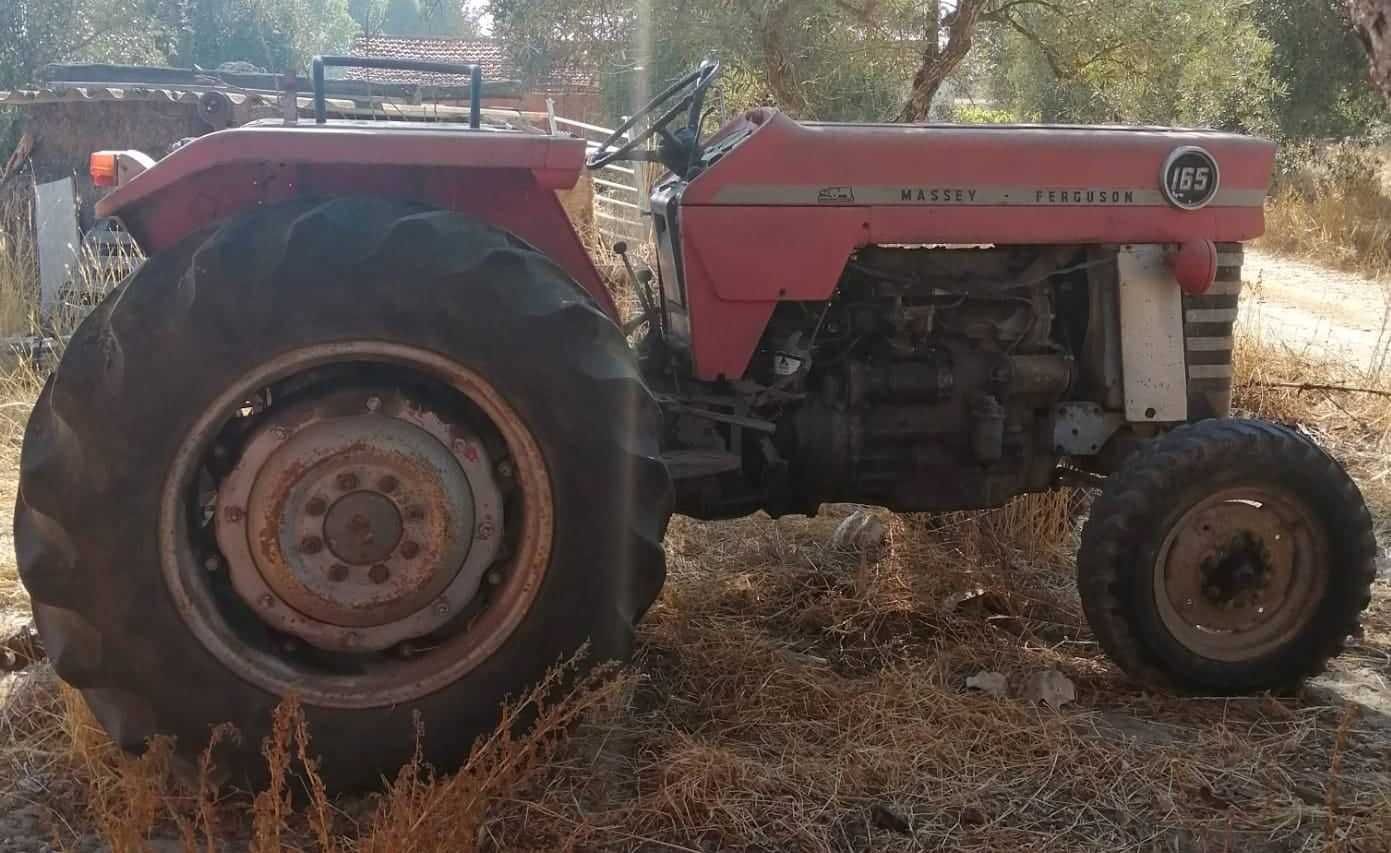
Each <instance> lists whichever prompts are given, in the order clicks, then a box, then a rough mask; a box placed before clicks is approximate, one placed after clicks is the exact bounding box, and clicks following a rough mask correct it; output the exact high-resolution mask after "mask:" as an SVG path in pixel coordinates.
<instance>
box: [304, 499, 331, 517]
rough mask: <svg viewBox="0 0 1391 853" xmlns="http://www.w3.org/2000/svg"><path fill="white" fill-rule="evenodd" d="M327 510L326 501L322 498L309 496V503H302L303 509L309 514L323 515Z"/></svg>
mask: <svg viewBox="0 0 1391 853" xmlns="http://www.w3.org/2000/svg"><path fill="white" fill-rule="evenodd" d="M327 510H328V501H326V500H324V499H323V498H310V499H309V503H307V504H305V505H304V511H305V512H307V513H309V514H310V515H323V514H324V513H325V512H326V511H327Z"/></svg>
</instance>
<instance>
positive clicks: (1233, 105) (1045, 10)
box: [995, 0, 1282, 132]
mask: <svg viewBox="0 0 1391 853" xmlns="http://www.w3.org/2000/svg"><path fill="white" fill-rule="evenodd" d="M1250 9H1251V4H1250V2H1248V0H1073V2H1071V3H1069V4H1067V5H1066V6H1065V7H1064V6H1053V5H1052V4H1051V3H1050V4H1046V5H1045V4H1038V5H1036V6H1033V7H1032V8H1029V9H1027V10H1025V11H1024V13H1023V14H1022V15H1020V16H1019V18H1018V19H1017V20H1016V21H1015V22H1013V23H1011V24H1010V25H1009V26H1008V32H1007V34H1006V36H1005V38H1004V39H1003V40H1002V42H1001V47H1000V52H999V55H998V57H997V61H996V66H997V68H999V69H1000V71H999V75H998V76H997V80H996V89H995V94H996V96H997V97H998V99H999V100H1001V101H1003V102H1005V103H1007V104H1008V105H1009V106H1010V107H1011V108H1012V109H1013V110H1014V111H1015V112H1016V113H1018V114H1019V115H1020V116H1021V117H1026V118H1029V119H1031V120H1038V121H1045V122H1051V121H1081V122H1130V123H1143V124H1170V123H1176V124H1184V125H1193V126H1206V127H1217V128H1227V129H1237V130H1248V131H1255V132H1270V131H1271V130H1272V129H1273V128H1274V125H1275V117H1274V115H1273V110H1274V104H1275V100H1276V98H1277V97H1278V96H1279V94H1280V93H1281V91H1282V89H1281V86H1280V83H1279V82H1278V81H1277V80H1275V78H1274V77H1273V74H1272V67H1271V57H1272V46H1271V44H1270V42H1269V41H1268V40H1266V39H1265V38H1264V37H1263V36H1262V34H1261V33H1260V31H1259V29H1258V28H1257V27H1256V25H1255V23H1254V21H1253V19H1252V16H1251V14H1250Z"/></svg>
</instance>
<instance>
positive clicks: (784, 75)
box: [742, 0, 807, 116]
mask: <svg viewBox="0 0 1391 853" xmlns="http://www.w3.org/2000/svg"><path fill="white" fill-rule="evenodd" d="M802 5H803V2H802V0H781V2H778V3H773V4H770V5H769V6H765V7H762V8H756V7H755V6H754V4H752V3H750V2H747V0H745V2H744V3H743V4H742V6H743V9H744V12H745V14H747V15H748V17H749V22H750V23H751V24H752V25H753V27H754V32H755V34H756V38H757V39H758V47H759V52H760V53H761V54H762V59H763V79H764V80H765V81H767V84H768V90H769V92H771V93H772V95H773V99H774V100H775V101H776V102H777V105H778V108H779V109H782V110H783V111H785V112H788V113H791V114H792V115H795V116H801V115H802V114H803V113H805V112H806V109H807V99H806V95H805V94H804V93H803V91H802V87H801V84H800V82H799V81H798V79H797V70H796V68H795V67H794V66H793V64H792V60H791V59H789V58H788V56H787V51H786V49H785V48H784V45H783V35H782V34H783V31H784V30H785V29H786V27H787V22H788V20H790V19H791V18H792V17H793V16H794V14H795V13H796V12H798V11H800V8H801V6H802Z"/></svg>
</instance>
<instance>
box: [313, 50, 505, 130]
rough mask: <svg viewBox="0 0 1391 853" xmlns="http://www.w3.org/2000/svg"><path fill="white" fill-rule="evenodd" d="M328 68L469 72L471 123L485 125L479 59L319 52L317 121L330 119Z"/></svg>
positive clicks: (315, 65) (316, 61) (315, 72)
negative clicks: (437, 59) (457, 60)
mask: <svg viewBox="0 0 1391 853" xmlns="http://www.w3.org/2000/svg"><path fill="white" fill-rule="evenodd" d="M325 68H370V69H376V70H379V71H420V72H424V73H427V74H455V75H462V74H467V75H468V76H469V88H468V107H469V118H468V126H469V127H470V128H472V129H473V130H478V129H479V128H480V127H482V114H483V100H482V96H483V66H481V65H479V64H478V63H476V62H475V63H471V64H468V65H464V64H459V63H454V62H426V61H424V60H420V59H391V58H388V57H378V56H316V57H314V61H313V63H312V69H311V73H312V74H313V77H314V122H315V123H316V124H326V123H327V122H328V103H327V98H326V95H325V91H326V90H325V81H324V69H325Z"/></svg>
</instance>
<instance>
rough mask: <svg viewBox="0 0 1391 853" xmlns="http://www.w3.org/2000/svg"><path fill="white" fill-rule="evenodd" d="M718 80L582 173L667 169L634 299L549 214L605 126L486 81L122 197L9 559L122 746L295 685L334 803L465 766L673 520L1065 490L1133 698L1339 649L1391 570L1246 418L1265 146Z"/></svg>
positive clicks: (238, 756) (582, 639)
mask: <svg viewBox="0 0 1391 853" xmlns="http://www.w3.org/2000/svg"><path fill="white" fill-rule="evenodd" d="M323 64H328V65H333V64H342V61H341V60H338V59H336V58H328V59H327V60H326V61H325V62H324V63H323ZM372 64H374V65H378V66H380V65H383V64H390V63H384V62H383V61H380V60H378V61H373V62H372ZM316 65H317V63H316ZM402 65H404V63H402ZM420 65H421V64H412V67H420ZM393 67H394V66H393ZM320 68H321V66H320ZM426 70H436V71H438V70H448V71H452V72H455V73H458V72H459V71H460V68H459V67H456V66H449V67H446V66H430V67H429V68H427V69H426ZM470 72H471V73H473V74H475V75H476V74H477V69H476V68H472V69H470ZM717 74H718V66H717V65H716V64H715V63H705V64H703V65H702V66H701V67H700V68H698V69H696V70H695V71H692V72H691V73H690V74H688V75H687V76H685V77H683V78H682V79H680V80H678V81H676V82H675V83H674V84H673V85H672V86H671V87H670V88H668V89H667V90H666V91H664V92H662V93H661V94H659V95H658V96H657V97H656V98H654V99H653V100H652V102H651V103H649V104H648V105H647V106H646V107H645V108H644V109H642V110H641V111H639V112H638V114H636V115H634V116H633V118H632V119H631V120H630V121H628V122H627V123H626V124H625V125H624V126H623V127H621V128H620V129H619V131H618V132H617V133H615V134H614V135H613V136H612V137H611V138H610V139H608V140H607V141H606V142H604V143H603V144H602V145H600V146H599V147H598V149H597V150H596V151H593V152H590V153H589V156H588V163H587V164H588V166H589V167H591V168H593V167H599V166H602V165H604V164H607V163H611V162H615V161H624V160H628V161H632V160H655V161H659V162H660V163H661V164H663V165H664V166H665V168H666V170H667V171H666V172H665V174H664V177H663V178H662V179H661V180H660V181H659V183H658V184H657V185H656V187H655V190H654V191H653V193H652V201H651V210H652V222H651V224H652V231H653V234H654V236H655V241H656V246H655V257H656V258H657V263H656V270H655V274H654V273H653V272H650V271H647V270H640V271H637V272H636V274H634V275H633V276H632V280H631V287H632V288H634V289H635V292H636V296H637V298H638V302H639V303H640V305H641V308H640V312H639V313H638V315H637V316H636V317H634V318H623V317H620V314H619V311H618V310H617V308H616V306H615V302H614V299H613V298H612V297H611V295H610V293H609V290H608V289H607V288H606V286H605V283H604V281H603V280H602V279H601V277H600V275H599V274H598V272H596V268H595V266H594V264H593V262H592V261H591V260H590V258H589V256H588V255H587V254H586V252H585V249H584V247H583V245H582V243H581V241H580V239H579V237H578V236H577V234H576V232H575V230H574V228H573V227H572V226H571V224H570V222H569V221H568V219H567V218H566V215H565V213H564V212H563V210H562V208H561V205H560V203H559V202H558V200H557V196H556V192H555V191H556V190H558V189H561V188H566V187H570V186H572V185H573V184H574V183H575V182H576V180H577V179H578V176H579V175H580V172H581V170H582V169H583V168H584V167H585V165H586V154H587V151H586V144H585V142H584V141H582V140H579V139H576V138H572V137H569V136H564V135H556V134H546V133H540V132H535V131H532V132H525V131H522V130H518V129H514V128H510V127H492V126H489V125H488V124H486V123H484V122H483V121H482V120H481V115H480V111H479V109H478V107H477V103H476V102H475V103H474V105H473V109H472V111H471V115H470V117H469V118H470V120H469V122H468V124H467V125H465V124H464V123H463V122H459V123H458V124H444V123H441V124H430V125H407V124H386V123H380V122H379V123H371V122H351V121H327V120H325V119H324V117H323V112H322V88H320V89H319V91H318V93H317V94H318V96H319V106H320V114H319V119H318V120H317V121H315V122H312V123H310V122H306V123H304V124H286V123H279V122H276V123H258V124H253V125H250V126H247V127H243V128H239V129H234V130H226V131H222V132H218V133H213V134H211V135H209V136H205V137H202V138H200V139H198V140H196V141H194V142H192V143H190V144H188V145H185V146H184V147H182V148H179V149H178V150H176V151H175V152H173V153H172V154H170V155H169V156H167V157H165V158H164V159H163V160H161V161H159V162H158V163H155V164H153V165H151V166H150V167H149V168H147V169H146V170H145V171H143V172H142V173H140V174H138V175H136V176H135V177H133V179H130V180H128V181H127V182H125V183H124V184H122V185H121V186H119V187H118V188H117V189H115V191H114V192H112V193H111V194H110V195H109V196H108V197H107V198H106V199H105V200H104V201H103V202H102V204H101V208H100V212H101V213H102V214H103V215H108V216H115V217H119V219H120V220H121V221H122V222H123V224H124V226H125V228H126V229H127V230H128V231H129V232H130V233H131V234H132V235H133V236H134V238H135V239H136V240H137V241H138V242H139V244H140V245H141V246H142V247H143V248H144V250H145V252H146V253H147V254H148V255H149V260H148V261H147V262H146V263H145V265H144V266H143V267H142V268H141V269H140V270H139V271H138V272H137V273H136V274H135V275H134V276H132V277H131V278H130V279H129V280H128V281H126V282H125V283H124V284H123V285H122V286H121V287H120V288H119V289H117V290H116V291H115V292H113V293H112V294H111V295H110V296H109V298H107V299H106V300H105V301H104V302H103V303H102V304H101V305H100V306H99V307H98V308H97V309H96V310H95V312H94V313H93V314H91V315H90V316H89V317H88V319H87V320H86V321H85V322H84V323H83V325H82V326H81V328H80V329H79V330H78V331H77V333H76V335H75V336H74V337H73V338H72V340H71V342H70V344H69V346H68V348H67V350H66V354H65V355H64V357H63V359H62V362H61V364H60V365H59V366H58V367H57V370H56V373H55V374H54V376H53V377H52V378H51V380H50V381H49V382H48V384H47V387H46V388H45V389H44V391H43V394H42V396H41V397H40V399H39V401H38V405H37V407H36V408H35V410H34V413H33V417H32V419H31V420H30V422H29V426H28V432H27V434H26V435H25V440H24V450H23V463H22V474H21V485H20V496H19V501H18V506H17V507H16V511H15V543H16V549H17V552H18V559H19V565H20V568H21V571H22V574H23V580H24V583H25V584H26V586H27V587H28V590H29V593H30V595H31V596H32V599H33V608H34V616H35V620H36V622H37V626H38V629H39V631H40V633H41V635H42V638H43V640H44V643H45V645H46V646H47V648H48V650H49V654H50V655H51V657H52V660H53V663H54V666H55V667H56V669H57V671H58V673H59V674H60V675H61V676H62V677H63V678H64V679H65V680H66V681H68V682H69V683H70V684H72V685H74V686H75V687H77V688H78V689H79V690H80V691H81V692H82V694H83V696H84V697H85V698H86V701H87V702H88V704H89V705H90V706H91V708H92V711H93V712H94V713H95V715H96V716H97V718H98V719H99V720H100V721H101V722H102V723H103V725H104V726H105V727H106V728H107V730H108V731H110V733H111V735H112V736H113V737H114V738H115V740H116V741H118V742H119V743H121V744H122V745H124V746H127V747H130V748H139V747H140V746H141V745H142V744H143V743H144V742H145V741H146V740H147V739H148V738H149V737H150V736H152V735H155V734H157V733H167V734H172V735H175V736H176V737H177V744H178V747H179V748H180V749H181V750H183V751H185V752H188V753H195V752H196V751H197V750H199V749H200V748H201V747H202V746H203V744H205V743H206V742H207V739H208V734H209V729H210V726H211V725H213V724H215V723H220V722H224V721H230V722H232V723H234V724H235V725H236V726H237V728H238V729H240V731H241V734H242V738H241V746H240V747H239V748H236V749H233V750H232V751H231V752H229V754H228V755H227V756H226V757H225V758H226V761H227V762H229V766H230V767H231V768H233V770H234V771H238V772H244V773H248V774H251V775H254V768H255V767H256V766H257V765H258V764H259V763H260V759H259V757H258V755H257V748H258V745H259V743H260V741H261V737H262V735H264V733H265V732H266V731H267V729H268V726H269V721H270V716H271V715H270V712H271V710H272V708H273V707H274V706H275V705H276V704H277V703H278V702H280V701H281V699H282V697H284V696H285V695H287V694H289V693H291V692H293V693H295V694H297V695H298V696H299V697H300V700H301V701H302V703H303V707H304V709H305V712H306V714H307V716H308V719H309V723H310V725H311V727H312V731H313V734H314V738H315V746H316V749H317V750H319V751H320V752H321V753H322V758H323V764H322V769H323V772H324V774H325V776H326V778H328V779H330V780H331V781H332V782H333V784H335V785H338V786H351V785H355V784H361V783H370V782H372V781H374V780H376V779H377V778H379V775H380V774H382V773H384V772H385V773H389V772H390V771H391V770H392V769H393V768H395V767H396V766H398V765H400V764H401V763H402V762H403V761H405V760H406V759H407V758H408V757H409V756H410V754H411V753H412V750H413V747H414V737H415V729H414V726H413V718H414V716H415V715H419V719H420V720H421V721H422V722H423V726H424V738H423V743H424V747H425V749H426V751H427V756H428V757H429V758H430V759H431V760H432V761H434V762H436V763H437V764H438V765H444V766H448V765H449V764H451V762H457V761H458V760H459V758H460V757H461V756H462V755H463V754H465V753H466V751H467V748H468V745H469V744H470V743H471V742H472V741H473V739H474V738H475V737H476V736H478V735H479V734H480V733H481V732H485V731H489V730H490V729H491V728H492V727H493V726H494V725H495V723H496V721H497V719H498V714H499V704H500V703H501V702H503V701H504V699H505V698H506V697H508V696H516V695H517V694H518V693H519V692H520V691H523V690H524V689H526V687H527V686H529V685H531V684H533V683H535V682H536V681H537V680H538V679H539V678H540V677H541V676H542V674H543V673H544V672H545V671H546V669H547V668H548V667H551V666H553V665H554V664H556V663H557V662H558V661H563V660H566V659H569V658H571V657H572V656H573V655H574V653H575V652H576V651H577V650H579V649H581V648H582V647H583V646H585V644H588V649H589V651H588V657H587V660H589V661H598V660H606V659H621V658H623V657H624V656H625V655H626V654H627V653H628V652H629V650H630V648H631V646H632V642H633V635H634V626H635V624H636V623H637V621H638V620H639V619H640V618H641V617H642V615H643V612H644V610H646V609H647V607H648V606H649V605H650V604H651V603H652V601H653V600H654V598H655V597H656V596H657V595H658V593H659V591H660V590H661V588H662V582H663V577H664V572H665V568H664V562H663V551H662V537H663V533H664V530H665V527H666V525H667V521H668V518H669V517H670V515H671V514H672V513H673V512H679V513H683V514H685V515H688V516H693V517H695V518H700V519H720V518H731V517H735V516H742V515H746V514H749V513H752V512H756V511H759V510H763V511H766V512H768V513H770V514H772V515H774V516H779V515H784V514H813V513H815V512H817V509H818V507H819V506H821V505H822V504H825V503H835V502H855V503H865V504H875V505H879V506H883V507H887V508H889V509H891V510H894V511H897V512H939V511H944V510H959V509H968V508H981V507H995V506H999V505H1001V504H1003V503H1005V502H1006V501H1009V500H1010V499H1011V498H1013V497H1015V496H1017V495H1021V494H1025V493H1029V492H1039V491H1044V490H1047V489H1050V488H1055V487H1057V486H1059V485H1060V484H1066V483H1070V482H1075V481H1076V480H1077V479H1078V478H1082V477H1087V478H1092V479H1094V480H1095V481H1096V482H1097V483H1101V478H1102V477H1104V478H1105V479H1104V484H1102V485H1101V491H1100V494H1099V496H1098V497H1097V498H1096V499H1095V501H1094V502H1093V504H1092V507H1091V513H1090V519H1089V520H1088V522H1087V524H1086V528H1085V531H1084V533H1083V535H1082V544H1081V551H1080V554H1079V556H1078V558H1077V571H1078V584H1079V587H1080V591H1081V599H1082V603H1083V605H1084V607H1085V610H1086V614H1087V618H1088V620H1089V621H1090V623H1091V628H1092V630H1093V631H1094V633H1095V635H1096V637H1097V639H1098V640H1099V641H1100V643H1101V646H1102V647H1103V648H1104V649H1105V651H1106V652H1107V653H1108V654H1109V655H1110V656H1111V658H1112V659H1113V660H1114V661H1115V662H1116V663H1117V664H1118V665H1119V666H1120V667H1121V668H1122V669H1123V670H1125V672H1127V673H1128V674H1129V675H1130V676H1131V677H1133V678H1134V679H1136V680H1138V681H1140V682H1142V683H1144V684H1147V685H1154V686H1165V687H1170V688H1174V689H1179V690H1185V691H1200V692H1202V691H1207V692H1221V693H1234V692H1241V691H1261V690H1270V689H1284V688H1289V687H1291V686H1293V685H1296V684H1297V683H1298V682H1300V681H1301V680H1302V679H1304V678H1306V677H1308V676H1311V675H1313V674H1316V673H1318V672H1319V671H1320V670H1321V669H1322V668H1323V667H1324V665H1325V663H1326V662H1327V661H1328V660H1329V659H1330V658H1331V657H1333V656H1334V655H1336V654H1338V653H1339V651H1340V650H1341V649H1342V647H1343V644H1344V642H1345V641H1346V640H1347V638H1348V637H1349V636H1350V635H1353V634H1354V633H1355V632H1356V631H1357V629H1358V620H1359V614H1360V612H1361V611H1362V610H1363V608H1364V607H1366V605H1367V603H1368V600H1369V589H1370V585H1371V582H1372V579H1373V576H1374V568H1373V560H1374V554H1375V547H1376V546H1375V542H1374V540H1373V535H1372V525H1371V520H1370V517H1369V515H1368V512H1367V509H1366V507H1365V505H1364V503H1363V500H1362V497H1361V495H1360V493H1359V492H1358V489H1357V487H1356V486H1355V485H1354V484H1353V482H1352V481H1351V480H1350V479H1349V477H1348V476H1347V474H1346V473H1345V472H1344V471H1343V469H1342V468H1341V467H1340V466H1339V464H1338V463H1337V462H1335V461H1334V460H1333V459H1332V458H1330V457H1329V456H1328V455H1327V454H1326V453H1324V452H1323V451H1322V450H1320V449H1319V447H1317V446H1316V445H1315V444H1314V443H1312V442H1311V441H1310V440H1309V439H1308V438H1306V437H1304V436H1303V435H1301V434H1300V433H1298V432H1296V431H1293V430H1291V429H1289V428H1286V427H1283V426H1280V425H1277V424H1272V423H1263V422H1259V421H1253V420H1244V419H1239V418H1233V417H1230V408H1231V392H1232V330H1233V323H1234V322H1235V320H1236V317H1237V298H1238V292H1239V290H1240V288H1241V258H1242V248H1241V245H1242V241H1245V240H1250V239H1252V238H1255V237H1257V236H1258V235H1260V234H1261V232H1262V229H1263V211H1262V203H1263V200H1264V198H1265V195H1266V188H1267V182H1268V179H1269V176H1270V172H1271V166H1272V160H1273V156H1274V146H1273V145H1272V144H1271V143H1269V142H1266V141H1263V140H1258V139H1251V138H1246V137H1242V136H1238V135H1232V134H1227V133H1217V132H1210V131H1197V130H1194V131H1189V130H1168V129H1158V128H1119V127H1061V126H1060V127H1032V126H1011V127H984V126H954V125H898V124H828V123H802V122H798V121H795V120H793V119H792V118H789V117H788V116H786V115H784V114H782V113H779V112H778V111H776V110H773V109H756V110H753V111H751V112H748V113H746V114H744V115H742V116H740V117H738V118H736V119H734V120H733V121H731V122H729V123H728V124H726V125H725V126H723V127H721V128H719V129H718V130H714V131H713V132H709V133H707V129H706V128H705V127H703V126H702V125H703V122H702V119H703V118H704V117H705V115H706V113H705V110H704V101H705V96H706V93H707V92H708V91H709V90H710V87H711V85H712V84H713V83H714V82H715V80H716V77H717ZM316 76H317V77H319V78H320V79H322V74H319V75H316ZM474 79H475V80H476V79H477V77H476V76H475V78H474ZM474 90H475V91H477V87H476V86H475V87H474ZM97 165H98V166H99V167H101V168H105V169H106V170H107V171H108V172H109V171H110V167H111V166H112V163H111V162H110V161H102V160H100V158H99V162H98V164H97ZM625 257H626V256H625Z"/></svg>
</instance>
